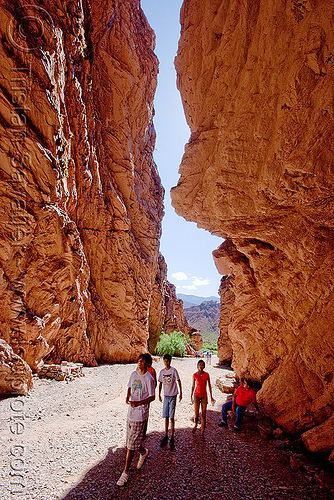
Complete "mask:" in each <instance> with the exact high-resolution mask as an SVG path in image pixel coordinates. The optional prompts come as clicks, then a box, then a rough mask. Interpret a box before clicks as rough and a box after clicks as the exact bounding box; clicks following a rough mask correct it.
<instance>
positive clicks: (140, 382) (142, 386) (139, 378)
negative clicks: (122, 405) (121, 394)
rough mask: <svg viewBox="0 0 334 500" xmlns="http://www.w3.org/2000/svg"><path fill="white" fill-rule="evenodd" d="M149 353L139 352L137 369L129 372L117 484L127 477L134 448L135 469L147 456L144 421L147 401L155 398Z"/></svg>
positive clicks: (147, 407)
mask: <svg viewBox="0 0 334 500" xmlns="http://www.w3.org/2000/svg"><path fill="white" fill-rule="evenodd" d="M150 358H151V356H150V354H148V353H146V354H141V355H140V356H139V358H138V367H137V370H135V371H134V372H132V373H131V375H130V379H129V382H128V390H127V394H126V399H125V402H126V404H128V405H129V410H128V416H127V427H126V448H127V451H126V458H125V465H124V470H123V472H122V474H121V476H120V478H119V479H118V481H117V483H116V484H117V486H124V485H125V484H126V483H127V481H128V479H129V469H130V465H131V462H132V459H133V456H134V453H135V450H136V449H139V460H138V464H137V469H140V468H141V467H142V465H143V463H144V462H145V459H146V457H147V456H148V449H147V448H145V447H144V446H143V445H142V441H143V431H144V427H145V422H146V421H147V419H148V412H149V403H151V401H154V399H155V385H154V379H153V377H152V375H151V374H150V373H148V371H147V367H148V366H149V364H150Z"/></svg>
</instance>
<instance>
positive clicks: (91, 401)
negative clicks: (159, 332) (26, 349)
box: [0, 358, 334, 500]
mask: <svg viewBox="0 0 334 500" xmlns="http://www.w3.org/2000/svg"><path fill="white" fill-rule="evenodd" d="M196 361H197V360H195V359H192V358H186V359H174V360H173V362H172V365H173V366H175V367H176V368H177V369H178V371H179V374H180V377H181V380H182V384H183V389H184V398H183V401H182V402H181V403H178V405H177V409H176V435H175V438H176V439H175V442H176V448H175V450H174V451H171V450H170V449H169V448H168V447H167V448H166V449H161V448H160V446H159V442H160V439H161V438H162V436H163V429H164V422H163V420H162V418H161V410H162V405H161V403H160V402H159V401H158V399H157V400H156V401H154V402H153V403H152V404H151V409H150V420H149V429H148V436H147V439H146V443H147V444H146V446H147V447H148V448H149V450H150V454H149V457H148V459H147V460H146V463H145V464H144V466H143V467H142V469H141V470H140V471H137V470H136V463H137V455H136V456H135V458H134V461H133V464H132V467H131V474H130V479H129V482H128V484H127V485H126V486H125V487H124V488H118V487H117V486H115V481H117V479H118V477H119V475H120V473H121V472H122V470H123V465H124V458H125V446H124V444H125V428H126V414H127V409H128V407H127V405H126V404H125V393H126V385H127V381H128V378H129V375H130V373H131V372H132V371H133V370H134V369H135V367H136V365H135V364H129V365H111V366H108V365H105V366H100V367H98V368H84V373H85V377H82V378H78V379H75V380H74V381H72V382H69V383H66V382H56V381H49V380H40V379H37V378H36V379H35V380H34V389H33V390H32V391H31V393H30V395H29V396H27V397H18V398H9V399H5V400H3V401H0V411H1V434H0V443H1V458H2V468H1V485H0V498H1V499H3V500H13V499H16V498H18V499H20V500H26V499H35V500H56V499H57V500H58V499H59V500H60V499H62V500H79V499H81V500H109V499H113V498H115V499H116V498H117V499H136V500H141V499H150V500H154V499H157V500H172V499H173V500H177V499H184V500H199V499H222V500H232V499H233V500H235V499H237V500H238V499H257V500H260V499H263V500H268V499H273V500H281V499H287V500H303V499H305V500H306V499H308V500H311V499H314V500H328V499H330V498H334V496H333V494H331V493H330V492H329V491H328V490H326V489H324V488H321V484H320V486H319V484H315V483H314V481H313V480H312V476H310V475H308V474H307V471H306V469H305V468H304V469H303V470H299V471H298V472H292V470H291V467H290V465H289V459H290V455H291V454H292V452H291V451H289V450H278V449H277V448H276V447H275V441H268V440H266V439H264V438H261V437H260V435H259V434H258V433H257V432H256V431H255V430H251V429H248V428H247V429H246V431H245V432H242V433H240V434H235V433H234V432H232V431H231V430H230V429H221V428H219V427H217V424H218V422H219V421H220V409H221V405H222V403H223V402H224V401H225V395H223V394H222V393H221V392H220V391H219V390H218V389H217V388H216V387H215V384H214V383H215V380H216V378H217V377H218V376H221V375H222V374H223V373H224V372H227V370H224V369H222V368H221V367H219V366H216V365H215V363H214V359H213V364H212V366H208V367H207V370H208V371H209V373H210V376H211V381H212V385H213V392H214V397H215V398H216V404H215V406H214V407H212V406H209V407H208V418H207V433H206V438H205V441H203V440H202V439H201V438H200V435H199V431H198V432H197V434H195V435H193V434H192V432H191V428H192V422H191V417H192V415H193V407H192V406H191V405H190V387H191V380H192V373H194V372H195V371H196ZM153 366H154V367H155V369H156V370H157V373H159V370H160V369H161V368H163V363H162V361H159V362H155V363H154V364H153ZM13 432H14V433H13ZM309 467H310V468H313V469H314V468H315V467H318V468H319V464H314V463H313V464H312V463H311V462H310V463H309ZM321 468H322V469H323V468H324V466H323V465H321ZM325 469H326V470H325V474H326V480H328V477H329V479H330V480H331V479H333V481H334V478H333V472H332V471H331V469H330V468H325ZM322 474H323V473H322ZM320 483H321V482H320ZM333 484H334V483H333Z"/></svg>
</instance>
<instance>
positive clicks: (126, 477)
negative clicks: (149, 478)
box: [116, 470, 129, 486]
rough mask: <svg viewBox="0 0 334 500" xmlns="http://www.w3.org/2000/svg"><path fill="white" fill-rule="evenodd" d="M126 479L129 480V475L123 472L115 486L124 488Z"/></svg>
mask: <svg viewBox="0 0 334 500" xmlns="http://www.w3.org/2000/svg"><path fill="white" fill-rule="evenodd" d="M128 479H129V473H128V472H126V471H125V470H123V472H122V474H121V477H120V478H119V480H118V481H117V483H116V484H117V486H124V485H125V484H126V483H127V482H128Z"/></svg>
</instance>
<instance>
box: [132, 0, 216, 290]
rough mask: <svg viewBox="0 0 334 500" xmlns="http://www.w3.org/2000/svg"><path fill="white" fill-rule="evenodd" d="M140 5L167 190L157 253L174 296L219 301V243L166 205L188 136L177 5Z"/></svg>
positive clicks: (152, 0)
mask: <svg viewBox="0 0 334 500" xmlns="http://www.w3.org/2000/svg"><path fill="white" fill-rule="evenodd" d="M141 5H142V9H143V11H144V12H145V15H146V17H147V19H148V21H149V23H150V25H151V26H152V28H153V29H154V31H155V34H156V49H155V52H156V54H157V56H158V58H159V61H160V67H159V75H158V89H157V93H156V96H155V118H154V126H155V129H156V132H157V141H156V146H155V153H154V159H155V162H156V164H157V166H158V170H159V173H160V177H161V181H162V184H163V186H164V188H165V190H166V195H165V217H164V219H163V223H162V238H161V247H160V249H161V253H162V254H163V255H164V257H165V259H166V262H167V266H168V279H169V281H171V282H172V283H173V284H174V285H175V286H176V290H177V292H179V293H188V294H192V295H199V296H203V297H209V296H210V295H215V296H218V288H219V283H220V279H221V276H220V275H219V274H218V271H217V269H216V267H215V265H214V262H213V258H212V250H214V249H215V248H217V247H218V246H219V245H220V243H222V241H223V240H222V239H221V238H218V237H216V236H213V235H211V234H210V233H209V232H207V231H205V230H204V229H198V228H197V226H196V224H195V223H193V222H187V221H185V219H183V218H182V217H180V216H178V215H177V214H176V213H175V211H174V208H173V207H172V206H171V200H170V189H171V188H172V187H173V186H175V185H176V184H177V181H178V178H179V175H178V169H179V165H180V163H181V160H182V156H183V153H184V146H185V144H186V143H187V142H188V139H189V136H190V131H189V127H188V125H187V123H186V120H185V117H184V112H183V107H182V103H181V98H180V94H179V91H178V90H177V88H176V72H175V68H174V57H175V56H176V52H177V45H178V40H179V37H180V23H179V18H180V9H181V5H182V0H142V2H141Z"/></svg>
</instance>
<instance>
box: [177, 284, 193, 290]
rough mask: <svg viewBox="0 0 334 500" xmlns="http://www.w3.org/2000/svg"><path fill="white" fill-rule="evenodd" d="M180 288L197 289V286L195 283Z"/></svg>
mask: <svg viewBox="0 0 334 500" xmlns="http://www.w3.org/2000/svg"><path fill="white" fill-rule="evenodd" d="M180 288H185V289H186V290H197V286H194V285H183V286H181V287H180Z"/></svg>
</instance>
